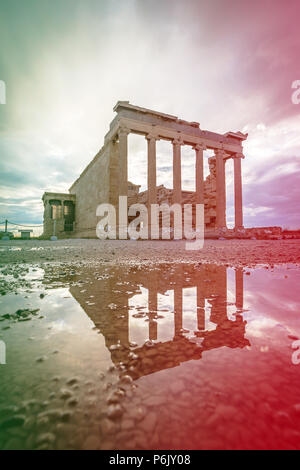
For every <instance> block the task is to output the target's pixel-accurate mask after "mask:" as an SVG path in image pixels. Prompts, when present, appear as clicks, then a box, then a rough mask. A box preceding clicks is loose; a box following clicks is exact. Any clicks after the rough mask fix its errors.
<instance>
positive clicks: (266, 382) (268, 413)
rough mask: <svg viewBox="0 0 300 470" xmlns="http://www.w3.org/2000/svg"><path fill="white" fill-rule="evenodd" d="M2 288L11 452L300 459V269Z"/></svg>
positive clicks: (39, 273) (205, 269) (177, 272)
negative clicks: (251, 452) (297, 455)
mask: <svg viewBox="0 0 300 470" xmlns="http://www.w3.org/2000/svg"><path fill="white" fill-rule="evenodd" d="M20 271H22V270H21V269H20ZM1 275H2V277H5V282H6V284H5V285H4V289H6V288H7V284H9V282H10V281H11V282H12V283H13V286H14V287H13V289H12V290H9V289H7V290H6V291H3V292H2V293H3V294H6V295H2V296H1V297H0V310H1V317H0V320H1V321H0V340H2V341H3V342H5V345H6V364H5V365H0V378H1V392H0V448H1V449H23V448H24V449H88V448H99V449H126V448H129V449H207V448H209V449H241V448H244V449H253V448H255V449H272V448H274V449H281V448H288V449H289V448H291V449H299V448H300V427H299V426H300V393H299V390H298V384H299V383H300V382H299V379H300V364H299V365H298V364H297V360H296V361H295V358H296V359H297V350H294V349H293V345H294V347H295V342H296V341H297V339H298V338H300V316H299V305H300V291H299V288H298V286H299V280H300V270H299V269H296V268H294V267H293V266H286V267H280V268H274V269H272V270H270V269H265V268H264V267H259V268H257V269H246V270H244V271H243V270H242V269H232V268H226V267H222V266H216V265H198V266H195V265H192V264H190V265H188V264H187V265H186V264H181V265H178V264H177V265H165V266H160V267H159V268H157V269H153V268H147V267H145V268H141V267H137V268H136V267H134V266H132V267H127V268H115V267H114V268H112V267H110V266H107V267H106V268H103V269H101V271H100V269H98V271H95V269H86V268H84V267H80V268H76V269H75V268H74V269H69V270H67V269H66V270H63V269H61V268H57V267H53V266H51V265H49V266H48V267H47V266H46V267H45V268H44V269H41V268H40V267H36V268H34V269H30V270H29V271H28V272H27V271H22V273H21V274H20V276H21V278H22V280H23V282H20V283H19V287H18V288H17V284H16V282H17V281H18V280H16V279H15V278H14V277H13V272H10V271H9V269H8V272H5V273H4V274H3V273H1ZM5 286H6V287H5ZM6 292H7V293H6ZM298 348H299V346H298ZM293 354H294V356H293ZM292 357H294V363H293V360H292ZM298 357H299V359H300V354H299V356H298Z"/></svg>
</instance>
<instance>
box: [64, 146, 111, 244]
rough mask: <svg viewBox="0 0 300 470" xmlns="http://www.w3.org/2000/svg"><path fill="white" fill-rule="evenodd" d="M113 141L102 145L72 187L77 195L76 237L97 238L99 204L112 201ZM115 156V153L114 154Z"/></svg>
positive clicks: (72, 191) (71, 190)
mask: <svg viewBox="0 0 300 470" xmlns="http://www.w3.org/2000/svg"><path fill="white" fill-rule="evenodd" d="M112 146H113V143H112V142H109V143H107V144H106V145H104V146H103V147H102V149H101V150H100V152H99V153H98V154H97V155H96V156H95V158H94V159H93V160H92V161H91V163H90V164H89V165H88V166H87V167H86V169H85V170H84V171H83V172H82V173H81V175H80V176H79V178H78V179H77V180H76V181H75V183H74V184H73V185H72V186H71V188H70V190H69V191H70V193H71V194H75V195H76V212H75V214H76V215H75V233H74V236H76V237H79V238H81V237H84V238H95V237H96V225H97V222H98V217H97V216H96V209H97V206H98V205H99V204H102V203H107V202H110V198H111V195H110V192H111V191H112V188H111V187H110V156H111V154H112V150H113V149H112ZM112 156H113V155H112Z"/></svg>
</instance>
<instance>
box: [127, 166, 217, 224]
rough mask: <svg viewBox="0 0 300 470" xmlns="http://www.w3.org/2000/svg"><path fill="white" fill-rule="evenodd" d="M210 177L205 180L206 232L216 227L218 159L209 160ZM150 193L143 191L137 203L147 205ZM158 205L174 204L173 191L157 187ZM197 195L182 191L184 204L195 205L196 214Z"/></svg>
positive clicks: (192, 192)
mask: <svg viewBox="0 0 300 470" xmlns="http://www.w3.org/2000/svg"><path fill="white" fill-rule="evenodd" d="M208 163H209V171H210V173H209V175H208V176H207V178H206V179H205V180H204V218H205V230H206V231H214V230H215V226H216V204H217V202H216V197H217V196H216V194H217V193H216V188H217V186H216V158H215V157H211V158H209V159H208ZM147 201H148V191H143V192H141V193H139V194H138V195H137V196H136V201H135V202H139V203H140V204H145V205H147ZM157 203H158V204H163V203H165V204H169V205H170V206H171V205H172V204H173V190H172V189H169V188H166V187H165V186H163V185H160V186H158V187H157ZM195 203H196V194H195V192H194V191H182V204H193V205H194V206H193V212H195Z"/></svg>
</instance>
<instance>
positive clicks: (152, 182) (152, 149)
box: [146, 133, 158, 239]
mask: <svg viewBox="0 0 300 470" xmlns="http://www.w3.org/2000/svg"><path fill="white" fill-rule="evenodd" d="M146 139H147V142H148V172H147V185H148V238H149V239H150V238H151V204H156V203H157V189H156V140H158V138H157V136H156V135H154V134H151V133H150V134H148V135H146Z"/></svg>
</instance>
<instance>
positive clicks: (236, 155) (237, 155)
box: [232, 152, 245, 158]
mask: <svg viewBox="0 0 300 470" xmlns="http://www.w3.org/2000/svg"><path fill="white" fill-rule="evenodd" d="M232 158H245V155H243V154H242V152H236V153H234V154H233V155H232Z"/></svg>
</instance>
